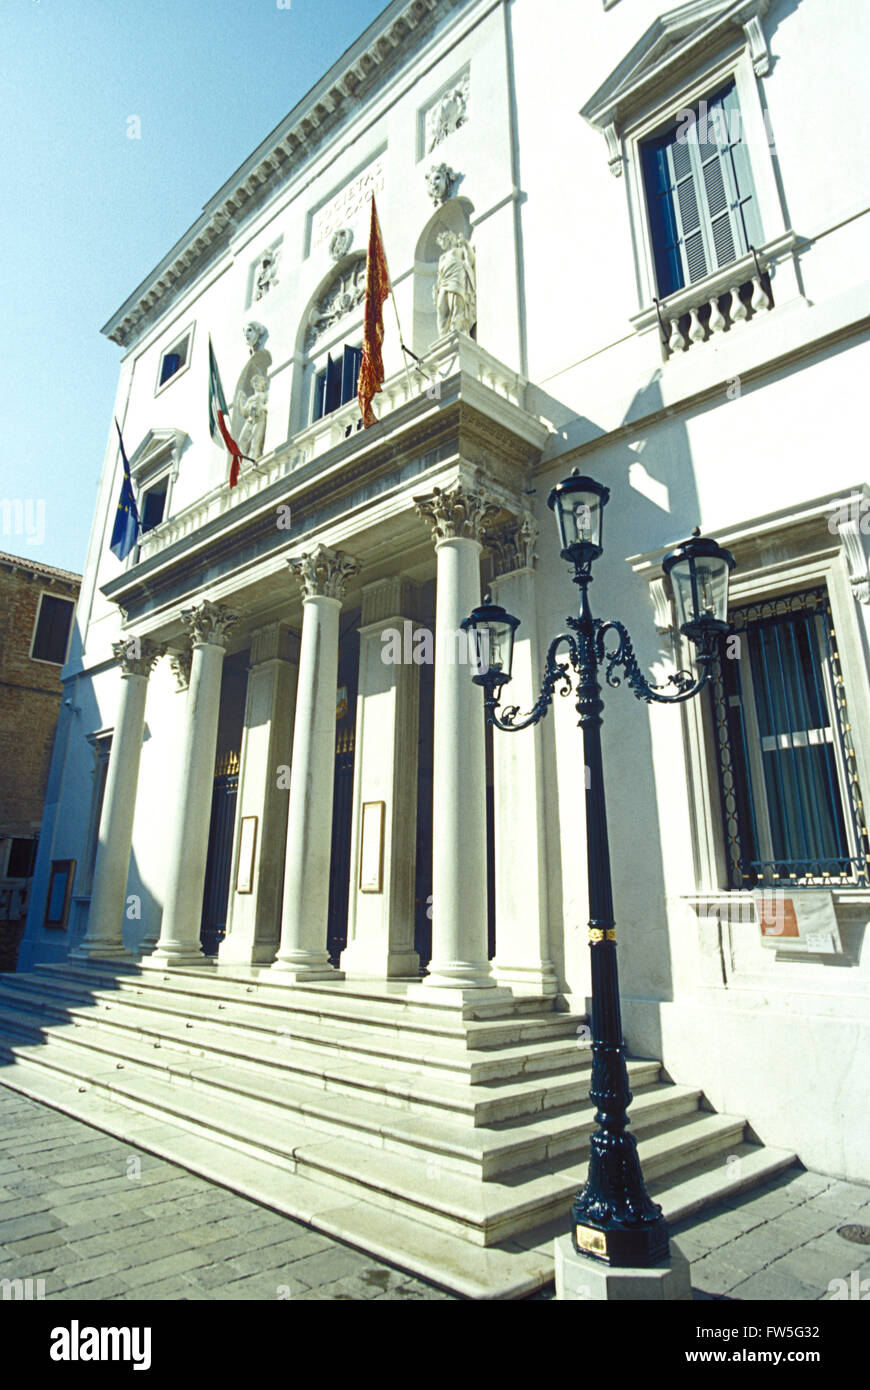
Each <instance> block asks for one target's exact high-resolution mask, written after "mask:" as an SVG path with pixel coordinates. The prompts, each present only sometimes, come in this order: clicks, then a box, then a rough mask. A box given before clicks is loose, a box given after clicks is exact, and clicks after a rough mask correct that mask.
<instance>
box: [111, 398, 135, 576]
mask: <svg viewBox="0 0 870 1390" xmlns="http://www.w3.org/2000/svg"><path fill="white" fill-rule="evenodd" d="M115 429H116V430H117V431H118V442H119V444H120V446H121V461H122V463H123V465H124V481H123V482H122V484H121V496H120V497H119V498H118V510H117V511H116V512H115V525H114V527H113V529H112V540H111V543H110V546H109V549H110V550H111V552H112V554H113V555H117V557H118V559H119V560H125V559H126V558H127V556H128V555H129V554H130V551H131V550H132V549H133V546H134V545H135V544H136V542H137V541H138V539H139V532H140V530H141V522H140V521H139V512H138V510H137V507H136V497H135V494H134V492H133V481H132V479H131V477H130V465H129V463H128V462H127V455H126V453H125V452H124V440H123V439H122V437H121V426H120V425H119V424H118V421H117V420H116V421H115Z"/></svg>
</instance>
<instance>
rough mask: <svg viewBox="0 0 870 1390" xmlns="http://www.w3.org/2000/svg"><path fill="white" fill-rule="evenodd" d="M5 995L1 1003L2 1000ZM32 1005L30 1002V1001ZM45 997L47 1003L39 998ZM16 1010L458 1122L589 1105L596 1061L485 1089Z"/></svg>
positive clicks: (171, 1030)
mask: <svg viewBox="0 0 870 1390" xmlns="http://www.w3.org/2000/svg"><path fill="white" fill-rule="evenodd" d="M2 998H3V996H2V992H0V1000H2ZM27 1002H28V1003H32V1001H31V1000H28V1001H27ZM37 1002H42V1001H37ZM14 1004H15V1007H14V1008H10V1007H9V1006H8V1005H7V1004H4V1003H0V1027H2V1028H3V1030H4V1031H6V1032H7V1033H12V1032H14V1033H15V1034H16V1035H18V1036H21V1037H22V1038H23V1040H25V1041H35V1040H37V1039H39V1038H44V1039H45V1040H46V1041H50V1040H51V1039H52V1038H57V1039H58V1040H59V1041H62V1042H65V1043H67V1044H69V1045H70V1046H74V1047H80V1048H85V1049H91V1050H93V1051H95V1052H97V1053H103V1054H105V1055H107V1056H109V1057H112V1058H114V1057H116V1056H117V1057H119V1058H122V1059H125V1060H127V1061H128V1062H130V1063H131V1064H133V1063H141V1064H143V1065H145V1064H147V1061H148V1059H149V1058H150V1059H151V1060H152V1061H154V1062H155V1064H158V1063H160V1062H161V1061H162V1062H163V1064H164V1065H165V1066H166V1067H167V1068H168V1067H169V1066H170V1065H171V1062H172V1059H173V1057H174V1056H180V1057H182V1058H184V1057H195V1058H198V1059H200V1061H202V1060H204V1059H211V1060H213V1061H215V1062H218V1063H224V1064H231V1065H232V1066H233V1068H235V1069H236V1070H241V1071H242V1072H245V1073H253V1074H254V1076H255V1077H257V1078H258V1079H259V1080H260V1083H261V1084H266V1085H271V1084H272V1082H273V1081H274V1079H275V1077H276V1076H278V1077H283V1078H285V1079H287V1080H289V1081H295V1082H298V1083H301V1084H303V1085H305V1086H307V1087H309V1088H310V1089H313V1090H315V1091H323V1090H325V1091H328V1092H330V1093H331V1094H332V1093H334V1094H336V1095H344V1096H356V1097H358V1098H370V1099H373V1100H377V1102H378V1104H379V1105H381V1106H386V1107H391V1108H395V1109H400V1110H408V1111H410V1112H411V1113H414V1114H422V1115H430V1116H433V1117H438V1116H441V1117H444V1118H448V1119H451V1118H452V1119H454V1120H456V1121H459V1122H463V1123H465V1124H471V1125H474V1126H483V1125H488V1124H494V1123H496V1122H498V1121H504V1120H511V1119H518V1118H521V1117H523V1116H532V1115H538V1114H544V1113H547V1112H549V1111H551V1110H555V1109H559V1108H561V1107H565V1106H570V1105H573V1106H581V1105H586V1104H587V1103H588V1095H589V1080H590V1059H591V1054H590V1053H589V1051H588V1050H585V1051H584V1052H577V1053H575V1054H574V1055H573V1058H572V1065H571V1067H570V1068H569V1069H568V1070H565V1071H545V1072H541V1073H540V1074H538V1075H535V1076H530V1077H520V1078H519V1079H518V1080H507V1081H498V1080H496V1081H493V1082H489V1083H486V1084H485V1085H482V1086H467V1085H462V1084H456V1083H454V1082H451V1081H449V1080H441V1079H439V1078H435V1077H432V1076H430V1075H427V1074H425V1073H424V1072H423V1071H420V1070H418V1071H413V1070H406V1071H397V1070H396V1069H395V1068H388V1067H378V1066H376V1065H373V1064H371V1063H368V1064H364V1065H361V1064H355V1065H353V1064H351V1065H349V1064H348V1063H347V1062H346V1061H344V1060H343V1059H341V1058H334V1057H332V1056H330V1055H329V1054H327V1055H326V1056H325V1057H324V1055H323V1054H322V1053H320V1052H317V1051H314V1050H308V1051H303V1050H299V1049H296V1048H294V1047H293V1046H292V1045H290V1043H289V1040H288V1039H286V1038H283V1037H274V1036H273V1037H271V1038H269V1037H266V1038H263V1039H262V1040H261V1041H259V1042H258V1046H257V1053H256V1055H255V1056H251V1055H250V1052H249V1051H248V1050H246V1048H245V1044H244V1040H238V1041H237V1040H236V1039H235V1038H234V1036H233V1034H232V1033H229V1032H227V1031H226V1030H220V1029H215V1028H209V1027H207V1026H205V1025H197V1026H196V1027H194V1028H192V1029H188V1028H187V1027H186V1025H185V1022H184V1021H183V1020H181V1019H178V1020H175V1019H169V1020H167V1019H164V1020H162V1022H161V1024H160V1026H159V1027H156V1026H152V1027H151V1028H143V1027H142V1026H141V1025H139V1026H131V1027H130V1028H123V1027H122V1028H117V1027H116V1026H115V1025H114V1024H112V1025H111V1026H110V1027H106V1025H105V1024H104V1021H103V1019H102V1018H101V1017H100V1016H99V1015H97V1016H96V1017H91V1016H90V1015H88V1016H87V1017H86V1018H83V1019H81V1018H76V1019H70V1017H69V1015H68V1014H67V1013H66V1011H65V1010H62V1009H56V1007H55V1006H54V1005H53V1004H51V1003H44V1004H43V1007H41V1008H40V1007H32V1008H29V1009H24V1008H23V1007H22V998H21V997H16V998H15V1000H14ZM660 1071H661V1068H660V1066H659V1063H658V1062H654V1061H649V1062H647V1061H639V1060H636V1059H630V1060H629V1062H628V1074H629V1081H630V1083H631V1087H632V1090H633V1091H634V1092H635V1093H637V1092H638V1091H640V1090H642V1089H643V1088H644V1087H647V1086H651V1085H654V1084H655V1083H656V1082H657V1081H658V1080H659V1077H660Z"/></svg>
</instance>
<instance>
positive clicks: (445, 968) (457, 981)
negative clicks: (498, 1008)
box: [423, 960, 510, 993]
mask: <svg viewBox="0 0 870 1390" xmlns="http://www.w3.org/2000/svg"><path fill="white" fill-rule="evenodd" d="M497 984H498V982H497V981H496V980H495V979H493V976H492V970H491V967H490V964H489V961H476V960H446V961H438V960H433V961H430V963H429V974H428V975H427V976H426V978H425V980H423V986H424V987H425V988H426V989H462V990H465V989H495V988H497ZM508 993H510V991H509V990H508Z"/></svg>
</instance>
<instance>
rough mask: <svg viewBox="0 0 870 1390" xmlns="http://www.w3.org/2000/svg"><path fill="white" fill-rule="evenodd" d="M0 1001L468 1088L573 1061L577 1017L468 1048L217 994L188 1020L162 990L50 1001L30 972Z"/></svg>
mask: <svg viewBox="0 0 870 1390" xmlns="http://www.w3.org/2000/svg"><path fill="white" fill-rule="evenodd" d="M7 981H14V982H15V983H7ZM0 1001H5V1002H9V1003H11V1002H15V1003H17V1004H18V1005H20V1006H21V1007H26V1006H27V1003H26V1001H29V1006H30V1007H31V1008H33V1009H35V1010H36V1011H37V1012H38V1013H39V1014H40V1016H45V1017H54V1018H59V1017H63V1018H68V1019H76V1020H79V1021H81V1022H87V1021H88V1020H99V1023H100V1025H101V1026H106V1027H112V1028H114V1029H116V1030H121V1029H124V1028H127V1029H129V1028H133V1029H135V1030H136V1031H142V1032H143V1033H148V1031H149V1028H150V1031H151V1033H153V1034H154V1035H156V1036H158V1037H159V1036H162V1034H163V1031H164V1028H165V1026H166V1023H167V1020H169V1019H175V1020H178V1019H182V1020H183V1021H184V1026H185V1028H190V1029H192V1028H194V1027H196V1026H198V1025H199V1024H201V1023H202V1022H204V1021H207V1022H208V1023H210V1024H212V1025H214V1026H217V1027H220V1028H221V1029H225V1030H226V1031H227V1032H231V1033H233V1034H236V1035H238V1036H240V1037H245V1038H247V1039H249V1040H252V1039H253V1040H256V1045H257V1048H258V1049H259V1047H260V1045H261V1043H262V1040H263V1038H264V1037H267V1036H272V1035H274V1034H275V1033H276V1031H279V1032H280V1033H281V1035H282V1037H285V1038H287V1040H288V1044H289V1043H291V1042H292V1045H293V1047H294V1048H296V1049H312V1048H313V1049H317V1050H318V1051H323V1052H331V1053H332V1055H333V1056H340V1057H341V1058H342V1059H343V1060H355V1061H358V1062H366V1061H369V1062H376V1063H377V1064H379V1065H382V1066H386V1067H393V1068H400V1069H407V1068H408V1067H411V1068H414V1069H419V1070H422V1071H424V1072H426V1073H427V1074H431V1075H435V1076H440V1077H442V1078H444V1079H449V1080H452V1081H458V1082H461V1083H463V1084H469V1085H472V1084H475V1083H477V1082H481V1081H492V1080H496V1079H502V1078H503V1079H507V1078H511V1077H514V1078H516V1077H519V1076H522V1075H533V1074H539V1073H542V1072H547V1071H551V1070H559V1069H562V1070H564V1069H567V1068H570V1067H572V1066H574V1065H576V1059H577V1039H576V1027H577V1023H576V1022H575V1023H574V1031H573V1032H571V1033H570V1034H569V1035H568V1036H567V1037H563V1038H559V1037H557V1038H553V1039H547V1040H545V1041H529V1042H521V1043H514V1042H511V1043H505V1044H502V1045H500V1046H497V1047H488V1048H480V1049H476V1050H470V1049H467V1048H466V1047H464V1046H463V1045H462V1044H461V1043H456V1042H453V1043H450V1042H447V1041H445V1040H443V1039H439V1040H438V1041H435V1040H430V1041H428V1042H425V1043H424V1042H423V1041H422V1040H421V1039H416V1038H414V1037H413V1036H411V1037H408V1036H406V1035H405V1034H404V1032H403V1031H402V1030H400V1029H398V1028H397V1029H396V1030H395V1031H394V1032H391V1033H387V1032H385V1031H384V1030H382V1029H378V1030H373V1031H372V1030H367V1029H366V1028H365V1027H363V1026H357V1027H355V1028H348V1027H344V1026H339V1025H338V1024H337V1022H336V1020H334V1019H310V1020H306V1019H300V1020H297V1019H296V1018H292V1019H289V1020H288V1019H287V1016H286V1015H284V1016H283V1018H284V1020H285V1021H282V1022H281V1023H280V1024H279V1025H278V1027H277V1028H276V1018H277V1017H279V1016H278V1015H276V1014H275V1012H274V1011H270V1012H264V1011H262V1010H260V1009H259V1008H258V1006H257V1005H255V1004H252V1005H250V1006H248V1007H246V1008H245V1009H244V1010H242V1011H238V1010H236V1008H235V1004H224V1003H222V1002H221V1001H220V1000H219V999H203V1000H201V1001H198V1006H197V1012H196V1014H195V1015H194V1016H193V1017H191V1010H190V1003H189V1001H185V1000H184V999H183V998H178V997H177V996H173V997H165V998H164V997H162V996H161V995H160V994H159V993H155V994H154V995H153V997H152V996H151V995H150V994H149V995H148V996H146V997H141V998H140V997H138V996H134V995H133V994H130V993H125V994H124V995H123V997H121V996H117V995H114V994H113V995H112V996H110V997H98V998H93V997H91V998H89V999H87V1000H86V1001H84V1000H83V1001H77V1002H73V1001H72V999H66V998H60V997H58V996H57V994H53V995H52V997H51V998H49V995H48V992H44V993H43V992H41V991H40V989H39V988H38V987H37V986H36V985H35V983H34V981H33V979H32V978H31V980H30V981H29V982H28V979H27V976H20V977H18V976H9V977H6V978H5V979H4V980H3V981H2V982H0ZM58 1010H59V1011H60V1012H58ZM144 1020H148V1021H147V1022H146V1021H144Z"/></svg>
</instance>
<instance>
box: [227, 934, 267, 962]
mask: <svg viewBox="0 0 870 1390" xmlns="http://www.w3.org/2000/svg"><path fill="white" fill-rule="evenodd" d="M277 950H278V942H277V941H272V942H271V943H267V944H261V945H254V944H253V943H252V942H250V941H244V942H242V941H236V942H233V941H231V940H230V938H229V937H228V936H226V937H224V939H223V941H222V942H221V944H220V946H219V947H218V964H219V965H273V964H274V963H275V953H276V952H277Z"/></svg>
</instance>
